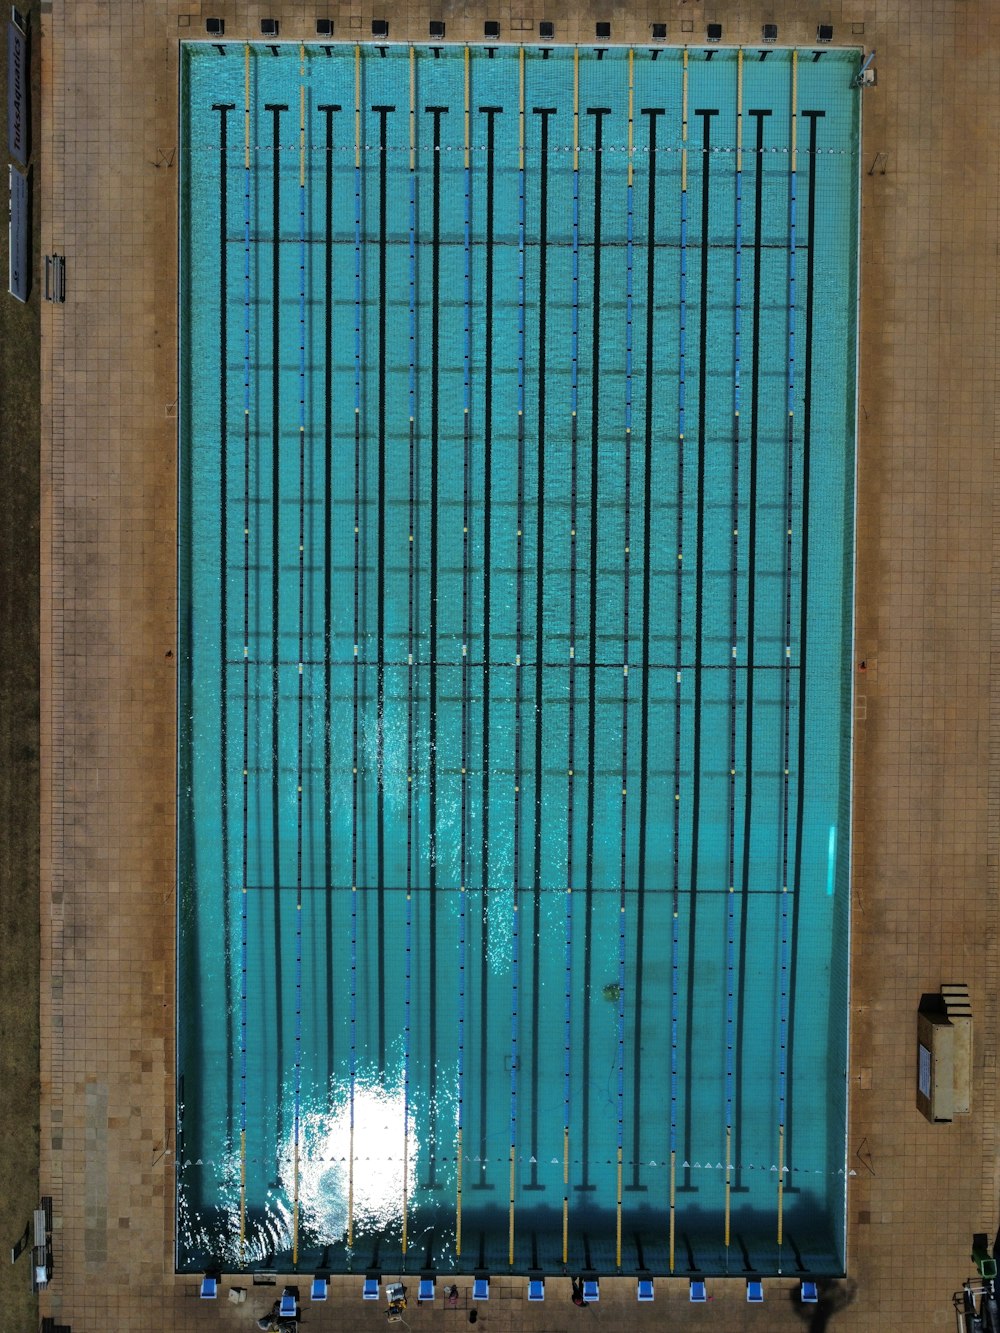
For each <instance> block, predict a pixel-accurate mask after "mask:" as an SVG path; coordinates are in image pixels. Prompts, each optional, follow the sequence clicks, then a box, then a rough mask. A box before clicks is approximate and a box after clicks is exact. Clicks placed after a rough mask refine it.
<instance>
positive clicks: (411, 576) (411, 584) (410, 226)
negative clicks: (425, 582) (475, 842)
mask: <svg viewBox="0 0 1000 1333" xmlns="http://www.w3.org/2000/svg"><path fill="white" fill-rule="evenodd" d="M408 187H409V216H408V221H407V232H408V255H407V259H408V295H409V303H408V307H409V308H408V312H407V313H408V332H409V356H408V367H409V368H408V380H407V399H408V404H407V405H408V411H407V416H408V419H409V429H408V444H409V449H408V464H409V468H408V492H407V496H408V508H407V517H408V532H407V906H405V940H404V944H405V962H404V982H403V1012H404V1021H403V1238H401V1249H403V1254H405V1253H407V1249H408V1240H409V1237H408V1226H409V1029H411V989H412V952H411V950H412V928H413V894H412V889H413V777H415V772H413V770H415V761H413V760H415V750H413V741H415V736H413V648H415V620H416V616H415V583H416V580H415V575H416V549H415V548H416V523H415V517H416V52H415V49H413V47H411V48H409V171H408Z"/></svg>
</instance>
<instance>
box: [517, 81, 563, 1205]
mask: <svg viewBox="0 0 1000 1333" xmlns="http://www.w3.org/2000/svg"><path fill="white" fill-rule="evenodd" d="M532 110H533V113H534V115H536V116H538V117H539V118H540V121H541V145H540V152H541V158H540V168H541V170H540V173H539V201H538V208H539V234H538V438H537V456H538V475H537V495H538V502H537V515H538V544H537V551H536V556H535V827H534V874H533V883H532V890H533V891H532V912H533V921H532V938H533V940H534V949H533V950H532V957H531V964H532V988H531V1178H530V1181H529V1183H528V1184H526V1185H525V1186H524V1189H526V1190H538V1189H544V1188H545V1187H544V1185H540V1184H539V1183H538V1163H537V1160H536V1159H537V1157H538V1041H539V990H540V984H541V980H540V967H541V905H542V772H543V760H542V703H543V696H542V663H543V657H544V654H543V652H542V639H543V624H542V611H543V608H544V600H545V599H544V580H545V374H546V361H547V357H546V342H547V334H548V319H547V316H548V311H547V300H548V283H547V277H548V272H547V266H548V257H547V249H548V240H549V217H548V210H549V202H548V197H549V118H550V116H554V115H555V114H556V108H555V107H539V106H536V107H534V108H533V109H532Z"/></svg>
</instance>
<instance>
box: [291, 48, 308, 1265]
mask: <svg viewBox="0 0 1000 1333" xmlns="http://www.w3.org/2000/svg"><path fill="white" fill-rule="evenodd" d="M304 80H305V47H304V46H302V45H301V44H300V46H299V562H298V563H299V570H298V574H299V606H298V612H299V635H298V648H299V662H298V667H299V671H298V699H297V705H298V718H297V727H296V731H297V738H296V757H297V763H296V784H295V786H296V793H295V795H296V802H295V1086H294V1098H295V1105H294V1131H293V1153H294V1159H293V1163H292V1265H293V1267H294V1266H297V1265H298V1262H299V1165H300V1154H301V1150H302V1149H301V1131H302V817H303V809H302V787H303V780H304V777H305V771H304V764H303V754H302V750H303V740H304V734H305V726H304V714H305V675H304V672H303V667H302V659H303V657H304V655H305V654H304V649H305V579H306V565H305V559H306V557H305V550H306V530H305V522H306V519H305V512H306V511H305V495H306V87H305V82H304Z"/></svg>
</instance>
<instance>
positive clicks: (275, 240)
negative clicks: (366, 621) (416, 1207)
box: [264, 103, 288, 1146]
mask: <svg viewBox="0 0 1000 1333" xmlns="http://www.w3.org/2000/svg"><path fill="white" fill-rule="evenodd" d="M264 110H265V111H270V112H271V114H272V115H273V116H274V126H273V129H272V131H271V134H272V138H271V142H272V144H273V145H274V151H273V161H272V171H273V173H274V189H273V192H272V193H273V200H272V219H271V229H272V242H271V253H272V264H271V283H272V296H271V300H272V305H273V311H272V317H271V836H272V839H273V846H272V849H271V850H272V866H273V869H272V874H273V878H274V883H273V893H272V898H273V905H274V1004H275V1056H274V1068H275V1078H276V1080H277V1140H276V1146H277V1144H281V1143H282V1142H283V1141H284V1137H285V1133H284V1123H285V1109H284V1105H283V1102H282V1096H281V1080H282V1070H283V1068H284V1049H285V1038H284V1021H283V1009H284V1004H283V997H282V990H281V980H282V966H281V800H280V792H279V750H278V743H279V739H280V737H279V731H278V705H279V702H280V695H279V688H278V686H279V680H278V665H279V662H280V658H279V655H278V630H279V622H278V613H279V607H280V591H281V590H280V578H281V560H280V551H281V532H280V528H281V523H280V518H281V513H280V511H281V486H280V468H279V465H280V461H281V449H280V444H281V416H280V406H281V393H280V388H281V245H280V241H281V232H280V229H281V132H280V126H279V119H280V116H281V113H282V111H287V110H288V107H287V106H286V105H284V104H281V105H279V104H276V103H266V104H265V106H264Z"/></svg>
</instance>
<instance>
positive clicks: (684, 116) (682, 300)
mask: <svg viewBox="0 0 1000 1333" xmlns="http://www.w3.org/2000/svg"><path fill="white" fill-rule="evenodd" d="M681 68H682V72H681V218H680V279H679V287H680V293H679V302H678V304H679V324H680V339H679V344H680V345H679V349H678V387H677V577H676V580H675V596H674V643H675V652H676V677H675V687H674V765H673V769H674V801H673V805H674V820H673V835H674V836H673V886H672V887H673V926H672V932H671V942H670V1237H669V1250H670V1272H671V1273H673V1271H674V1267H675V1259H676V1253H675V1251H676V1239H677V1027H678V991H679V977H678V973H679V963H680V938H679V924H678V923H679V917H680V834H681V711H682V710H681V648H682V644H683V637H682V630H683V612H684V587H683V577H682V576H683V572H684V426H685V420H684V407H685V402H684V399H685V390H686V381H687V332H686V326H687V153H688V148H687V145H688V50H687V47H685V48H684V55H683V59H682V67H681Z"/></svg>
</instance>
